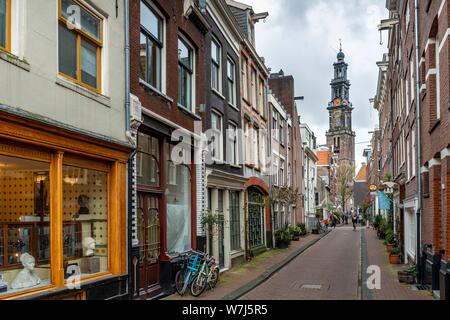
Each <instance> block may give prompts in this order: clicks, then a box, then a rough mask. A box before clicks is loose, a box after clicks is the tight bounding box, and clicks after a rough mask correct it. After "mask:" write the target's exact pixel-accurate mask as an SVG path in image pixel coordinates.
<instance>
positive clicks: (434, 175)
mask: <svg viewBox="0 0 450 320" xmlns="http://www.w3.org/2000/svg"><path fill="white" fill-rule="evenodd" d="M430 180H431V199H432V208H433V251H434V252H435V253H439V251H440V250H441V248H442V247H441V240H442V225H441V220H442V219H441V207H442V206H441V166H440V165H434V166H433V167H431V168H430Z"/></svg>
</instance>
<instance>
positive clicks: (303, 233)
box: [297, 223, 308, 237]
mask: <svg viewBox="0 0 450 320" xmlns="http://www.w3.org/2000/svg"><path fill="white" fill-rule="evenodd" d="M297 228H299V229H300V236H302V237H303V236H306V235H307V234H308V231H307V230H306V224H304V223H299V224H297Z"/></svg>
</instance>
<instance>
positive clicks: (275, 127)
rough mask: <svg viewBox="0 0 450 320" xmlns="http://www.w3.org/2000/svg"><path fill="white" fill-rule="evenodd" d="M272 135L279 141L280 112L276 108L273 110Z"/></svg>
mask: <svg viewBox="0 0 450 320" xmlns="http://www.w3.org/2000/svg"><path fill="white" fill-rule="evenodd" d="M272 129H273V130H272V136H273V139H274V140H275V141H278V112H277V111H276V110H275V109H274V110H273V111H272Z"/></svg>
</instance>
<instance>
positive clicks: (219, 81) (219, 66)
mask: <svg viewBox="0 0 450 320" xmlns="http://www.w3.org/2000/svg"><path fill="white" fill-rule="evenodd" d="M213 46H216V47H217V51H218V55H219V57H218V58H219V61H216V60H215V57H213V56H212V49H213ZM213 66H216V68H217V88H216V87H214V82H213V81H214V75H213V71H214V68H213ZM211 88H212V89H213V90H215V91H217V92H218V93H220V94H222V46H221V45H220V42H219V41H218V40H217V39H216V38H215V37H212V39H211Z"/></svg>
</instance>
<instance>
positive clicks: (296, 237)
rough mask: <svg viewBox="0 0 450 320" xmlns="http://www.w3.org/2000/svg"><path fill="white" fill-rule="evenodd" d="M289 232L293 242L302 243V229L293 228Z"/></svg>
mask: <svg viewBox="0 0 450 320" xmlns="http://www.w3.org/2000/svg"><path fill="white" fill-rule="evenodd" d="M289 231H290V233H291V235H292V241H300V237H301V235H302V229H301V228H300V227H298V226H295V227H291V228H290V230H289Z"/></svg>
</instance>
